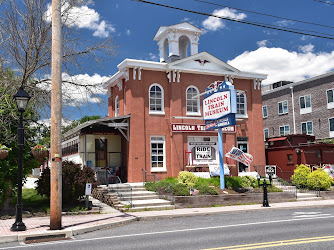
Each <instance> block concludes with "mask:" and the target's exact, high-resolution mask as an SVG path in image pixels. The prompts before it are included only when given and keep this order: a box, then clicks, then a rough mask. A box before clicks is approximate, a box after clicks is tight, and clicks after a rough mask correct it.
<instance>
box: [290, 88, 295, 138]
mask: <svg viewBox="0 0 334 250" xmlns="http://www.w3.org/2000/svg"><path fill="white" fill-rule="evenodd" d="M290 90H291V103H292V121H293V134H296V117H295V103H294V99H293V86H290Z"/></svg>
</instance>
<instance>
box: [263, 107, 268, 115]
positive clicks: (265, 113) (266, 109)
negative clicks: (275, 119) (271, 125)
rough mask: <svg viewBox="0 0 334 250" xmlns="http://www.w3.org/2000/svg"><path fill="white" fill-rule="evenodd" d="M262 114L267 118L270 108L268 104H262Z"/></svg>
mask: <svg viewBox="0 0 334 250" xmlns="http://www.w3.org/2000/svg"><path fill="white" fill-rule="evenodd" d="M262 114H263V118H267V117H268V108H267V105H266V106H262Z"/></svg>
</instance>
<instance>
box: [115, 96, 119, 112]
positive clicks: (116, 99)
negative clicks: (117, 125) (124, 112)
mask: <svg viewBox="0 0 334 250" xmlns="http://www.w3.org/2000/svg"><path fill="white" fill-rule="evenodd" d="M117 103H118V108H117V106H116V104H117ZM118 116H119V97H118V96H116V98H115V117H118Z"/></svg>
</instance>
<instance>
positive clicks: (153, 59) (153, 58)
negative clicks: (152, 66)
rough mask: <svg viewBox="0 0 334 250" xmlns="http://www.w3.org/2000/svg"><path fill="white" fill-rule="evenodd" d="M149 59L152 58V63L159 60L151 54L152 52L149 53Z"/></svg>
mask: <svg viewBox="0 0 334 250" xmlns="http://www.w3.org/2000/svg"><path fill="white" fill-rule="evenodd" d="M149 57H150V60H152V61H156V60H158V57H157V56H156V55H155V54H153V53H151V52H150V53H149Z"/></svg>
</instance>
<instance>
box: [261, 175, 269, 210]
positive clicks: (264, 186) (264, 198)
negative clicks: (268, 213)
mask: <svg viewBox="0 0 334 250" xmlns="http://www.w3.org/2000/svg"><path fill="white" fill-rule="evenodd" d="M262 185H263V207H270V206H269V201H268V190H267V180H266V179H264V180H263V184H262Z"/></svg>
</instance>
